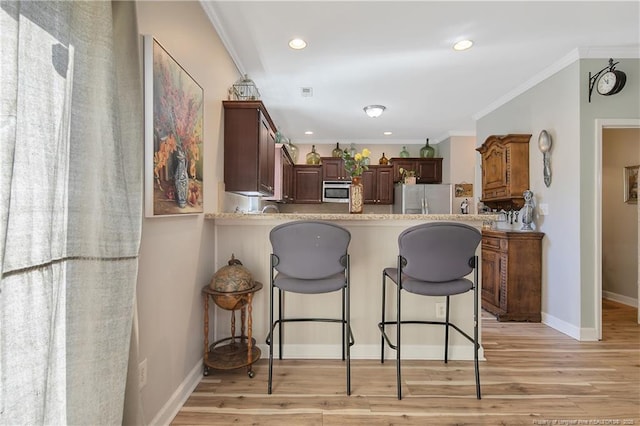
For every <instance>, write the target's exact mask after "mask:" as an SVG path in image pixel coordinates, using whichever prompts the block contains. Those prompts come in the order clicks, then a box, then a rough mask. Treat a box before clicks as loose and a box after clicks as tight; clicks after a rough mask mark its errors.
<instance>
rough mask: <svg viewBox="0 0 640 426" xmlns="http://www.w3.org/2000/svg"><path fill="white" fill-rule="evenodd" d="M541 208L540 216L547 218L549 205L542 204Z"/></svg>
mask: <svg viewBox="0 0 640 426" xmlns="http://www.w3.org/2000/svg"><path fill="white" fill-rule="evenodd" d="M539 208H540V215H542V216H546V215H548V214H549V204H546V203H544V204H540V206H539Z"/></svg>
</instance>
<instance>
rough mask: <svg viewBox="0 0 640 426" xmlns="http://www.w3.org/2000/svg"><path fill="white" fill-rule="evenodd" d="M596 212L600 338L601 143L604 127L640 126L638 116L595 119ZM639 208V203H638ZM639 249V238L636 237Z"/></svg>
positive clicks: (598, 332) (599, 329)
mask: <svg viewBox="0 0 640 426" xmlns="http://www.w3.org/2000/svg"><path fill="white" fill-rule="evenodd" d="M595 127H596V128H595V131H596V138H595V139H596V146H595V148H596V153H595V154H596V155H595V162H596V164H595V166H596V173H595V176H596V200H595V204H596V206H595V207H596V212H595V213H596V214H595V241H596V244H595V262H593V263H594V269H595V271H594V279H595V301H594V312H595V319H596V321H595V322H596V335H597V336H598V340H602V143H603V130H604V129H613V128H615V129H625V128H640V118H625V119H622V118H620V119H617V118H607V119H596V121H595ZM638 208H639V209H640V204H639V205H638ZM638 245H639V249H640V238H639V239H638ZM638 299H639V300H640V269H639V271H638ZM638 323H639V324H640V307H639V309H638Z"/></svg>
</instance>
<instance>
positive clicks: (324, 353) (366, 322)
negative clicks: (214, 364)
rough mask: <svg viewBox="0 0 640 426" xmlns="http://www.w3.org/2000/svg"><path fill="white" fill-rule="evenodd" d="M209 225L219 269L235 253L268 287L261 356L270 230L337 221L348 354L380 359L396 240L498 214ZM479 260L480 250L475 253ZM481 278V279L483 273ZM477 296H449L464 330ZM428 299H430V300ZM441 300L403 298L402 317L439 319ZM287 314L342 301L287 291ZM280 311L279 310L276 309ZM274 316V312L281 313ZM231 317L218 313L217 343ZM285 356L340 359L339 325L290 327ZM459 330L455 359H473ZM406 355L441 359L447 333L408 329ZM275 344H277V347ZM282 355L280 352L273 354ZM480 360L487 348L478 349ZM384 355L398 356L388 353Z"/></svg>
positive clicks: (258, 308)
mask: <svg viewBox="0 0 640 426" xmlns="http://www.w3.org/2000/svg"><path fill="white" fill-rule="evenodd" d="M205 218H206V219H207V221H206V222H207V224H206V225H207V226H213V227H215V235H216V242H215V259H212V260H213V261H214V264H215V265H214V266H215V268H214V269H215V270H217V269H218V268H220V267H222V266H223V265H225V264H226V263H227V261H228V259H229V258H230V257H231V254H232V253H233V254H234V255H235V257H236V258H237V259H240V260H241V261H242V263H243V265H244V266H245V267H247V268H248V269H249V270H250V271H251V273H252V274H253V278H254V279H255V280H257V281H260V282H262V283H264V284H265V286H264V290H263V291H261V292H259V293H257V294H256V295H255V297H254V299H253V336H254V337H255V338H256V343H257V345H258V346H259V347H260V348H261V350H262V351H263V353H267V352H266V351H267V350H268V347H267V346H266V344H265V337H266V335H267V332H268V327H269V326H268V324H269V309H268V306H269V285H268V283H269V270H270V263H269V262H270V261H269V256H270V253H271V244H270V242H269V232H270V231H271V229H272V228H273V227H274V226H276V225H278V224H281V223H284V222H288V221H293V220H321V221H329V222H335V223H337V224H339V225H341V226H344V227H345V228H347V229H348V230H349V231H350V232H351V244H350V246H349V254H350V265H351V326H352V329H353V333H354V336H355V341H356V343H355V345H354V346H353V347H352V349H351V354H352V357H353V358H354V359H376V358H378V359H379V357H380V333H379V331H378V328H377V324H378V321H380V316H381V312H380V309H381V304H382V285H381V279H382V278H381V277H382V270H383V269H384V268H385V267H388V266H395V265H396V262H397V255H398V243H397V240H398V235H399V234H400V233H401V232H402V231H404V230H405V229H407V228H409V227H411V226H415V225H418V224H420V223H424V222H430V221H457V222H464V223H468V224H470V225H472V226H475V227H477V228H478V229H480V228H482V227H483V225H485V226H488V225H489V223H490V222H491V221H494V220H496V219H497V216H494V215H462V214H441V215H436V214H433V215H400V214H327V213H324V214H322V213H319V214H315V213H274V214H271V213H267V214H246V213H210V214H206V215H205ZM477 253H478V256H480V246H479V247H478V250H477ZM479 275H480V276H481V275H482V274H479ZM387 291H388V292H389V293H388V294H387V300H388V302H389V303H388V306H391V307H392V306H394V303H393V302H392V301H394V300H395V287H394V286H388V290H387ZM472 297H473V293H466V294H463V295H459V296H454V297H452V303H451V319H452V321H453V322H455V323H457V324H459V325H460V326H461V327H462V328H463V329H464V330H468V331H469V332H470V331H471V330H473V309H472V306H473V305H472ZM425 299H426V300H425ZM444 300H445V299H444V297H443V298H442V300H440V299H438V298H435V297H434V298H423V297H415V296H414V297H412V295H404V296H403V318H404V319H409V318H411V317H412V316H413V317H416V316H420V317H421V318H422V319H428V318H432V319H435V318H436V316H435V315H436V303H441V302H444ZM285 303H286V304H287V305H288V306H287V314H288V315H291V316H294V315H296V314H300V313H302V312H304V313H305V314H307V315H312V316H314V315H316V316H330V315H337V314H339V312H340V309H341V308H340V302H339V296H338V295H337V293H335V294H325V295H314V297H313V299H310V298H308V297H306V298H305V295H298V294H290V293H289V294H287V298H286V301H285ZM276 309H277V308H276ZM276 312H277V311H276ZM229 316H230V313H229V312H228V311H223V310H219V309H216V313H215V319H214V326H213V328H214V329H215V333H216V335H215V336H214V339H220V338H223V337H226V336H227V335H228V334H229V330H228V324H229ZM285 330H286V331H285V336H286V337H285V338H284V345H285V346H284V356H285V357H288V358H329V359H330V358H339V357H340V345H339V344H337V343H338V342H339V340H340V339H339V337H338V333H340V328H339V327H338V326H335V325H332V324H311V323H310V324H306V325H305V327H296V324H288V325H287V326H286V327H285ZM455 334H456V333H454V334H453V335H452V336H451V342H450V349H449V357H450V359H454V360H456V359H458V360H459V359H473V350H472V345H471V343H470V342H468V341H467V340H466V339H464V338H460V337H459V336H456V335H455ZM403 341H404V344H403V357H406V358H407V359H411V358H414V359H442V353H443V352H442V350H443V344H444V332H443V331H442V329H440V328H437V327H433V328H427V329H425V328H420V327H411V326H408V327H406V328H403ZM276 347H277V346H276ZM276 350H277V349H276ZM480 355H481V357H482V351H481V352H480ZM386 356H392V357H393V356H395V355H393V353H391V352H389V353H387V355H386Z"/></svg>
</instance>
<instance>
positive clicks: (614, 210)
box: [602, 129, 640, 306]
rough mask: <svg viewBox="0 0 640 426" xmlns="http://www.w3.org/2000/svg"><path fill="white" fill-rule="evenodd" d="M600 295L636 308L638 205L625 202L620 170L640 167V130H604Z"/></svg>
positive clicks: (621, 171)
mask: <svg viewBox="0 0 640 426" xmlns="http://www.w3.org/2000/svg"><path fill="white" fill-rule="evenodd" d="M603 136H604V138H603V150H602V151H603V158H602V292H603V295H605V296H606V297H608V298H611V299H612V300H617V301H619V302H623V303H626V304H632V305H633V306H637V305H638V286H637V282H638V268H637V264H638V205H637V204H635V203H633V204H629V203H625V202H624V198H623V191H624V185H623V170H624V167H625V166H633V165H636V166H637V165H638V164H640V129H604V131H603Z"/></svg>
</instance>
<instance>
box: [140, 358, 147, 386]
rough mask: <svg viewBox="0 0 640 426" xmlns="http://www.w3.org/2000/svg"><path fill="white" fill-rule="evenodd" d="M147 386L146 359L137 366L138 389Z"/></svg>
mask: <svg viewBox="0 0 640 426" xmlns="http://www.w3.org/2000/svg"><path fill="white" fill-rule="evenodd" d="M146 384H147V359H146V358H145V359H144V360H143V361H142V362H141V363H140V365H138V387H139V388H140V389H142V388H143V387H144V386H145V385H146Z"/></svg>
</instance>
